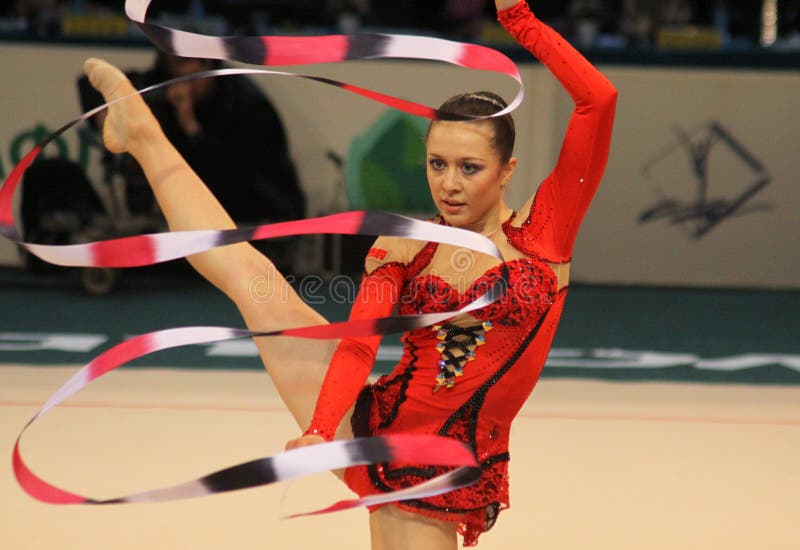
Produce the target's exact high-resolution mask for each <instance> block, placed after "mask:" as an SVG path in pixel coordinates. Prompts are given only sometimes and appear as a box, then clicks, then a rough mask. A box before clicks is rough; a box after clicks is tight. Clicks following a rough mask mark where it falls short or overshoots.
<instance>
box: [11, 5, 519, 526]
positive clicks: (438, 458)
mask: <svg viewBox="0 0 800 550" xmlns="http://www.w3.org/2000/svg"><path fill="white" fill-rule="evenodd" d="M149 4H150V2H149V0H128V2H126V12H127V13H128V15H129V17H130V18H131V19H132V20H134V21H136V22H137V24H138V25H139V26H140V27H141V28H142V30H143V31H144V32H145V34H147V36H148V37H149V38H150V39H151V40H152V41H153V42H154V43H155V44H156V45H158V46H159V47H160V48H162V49H164V50H165V51H167V52H169V53H173V54H176V55H181V56H188V57H207V58H215V59H224V60H231V61H242V62H250V63H259V64H262V65H276V64H309V63H331V62H338V61H345V60H351V59H378V58H398V57H403V58H412V59H430V60H438V61H444V62H448V63H453V64H457V65H461V66H463V67H467V68H470V69H480V70H492V71H496V72H500V73H503V74H507V75H509V76H511V77H513V78H515V79H516V80H517V81H518V82H519V83H520V91H519V93H518V95H517V97H516V98H515V99H514V101H512V103H511V104H510V105H509V106H508V107H507V108H506V109H504V110H503V111H501V112H499V113H496V114H494V115H491V116H492V117H494V116H501V115H503V114H506V113H507V112H510V111H512V110H513V109H515V108H516V107H517V106H518V105H519V104H520V102H521V100H522V97H523V89H522V84H521V79H520V77H519V71H518V70H517V68H516V66H515V65H514V64H513V63H512V62H511V61H510V60H508V58H507V57H505V56H503V55H502V54H500V53H499V52H496V51H494V50H491V49H488V48H484V47H482V46H474V45H468V44H460V43H456V42H449V41H444V40H440V39H433V38H425V37H409V36H402V35H382V34H381V35H379V34H372V35H357V36H327V37H325V36H323V37H225V38H219V37H207V36H202V35H197V34H192V33H186V32H183V31H177V30H175V29H169V28H166V27H160V26H157V25H152V24H150V23H146V22H145V15H146V11H147V8H148V7H149ZM232 74H272V75H280V76H295V77H301V78H307V79H311V80H316V81H319V82H324V83H327V84H331V85H335V86H338V87H341V88H342V89H345V90H348V91H351V92H354V93H357V94H360V95H362V96H364V97H367V98H369V99H372V100H374V101H378V102H381V103H384V104H386V105H389V106H391V107H393V108H395V109H399V110H402V111H405V112H409V113H412V114H416V115H420V116H424V117H427V118H431V119H437V120H469V119H474V118H488V117H467V116H459V115H453V114H452V113H443V112H439V111H438V110H436V109H433V108H431V107H427V106H424V105H420V104H417V103H413V102H408V101H405V100H401V99H399V98H396V97H392V96H388V95H384V94H380V93H378V92H374V91H371V90H366V89H363V88H358V87H355V86H351V85H349V84H345V83H341V82H337V81H333V80H330V79H326V78H321V77H317V76H314V75H303V74H297V73H287V72H281V71H271V70H264V69H219V70H215V71H207V72H204V73H198V74H195V75H189V76H185V77H180V78H177V79H173V80H170V81H167V82H163V83H160V84H157V85H154V86H150V87H149V88H145V89H143V90H140V91H138V92H136V93H137V94H141V93H146V92H149V91H152V90H155V89H157V88H161V87H164V86H168V85H170V84H172V83H174V82H178V81H183V80H190V79H195V78H203V77H207V76H226V75H232ZM125 99H126V98H124V97H123V98H119V99H117V100H116V101H121V100H125ZM112 103H113V102H112ZM110 104H111V103H109V104H105V105H102V106H100V107H97V108H96V109H93V110H91V111H89V112H87V113H85V114H83V115H81V116H79V117H76V118H75V119H73V120H72V121H70V122H68V123H67V124H65V125H64V126H62V127H61V128H60V129H59V130H57V131H56V132H54V133H53V134H52V135H50V136H49V137H48V138H46V139H45V140H44V141H43V142H42V143H41V144H39V145H38V146H36V147H35V148H33V149H32V150H31V151H30V152H29V153H28V154H27V155H26V156H25V157H24V158H23V159H22V160H21V161H20V162H19V163H18V164H17V166H15V167H14V169H13V170H12V171H11V173H10V174H9V176H8V178H7V179H6V181H5V182H4V184H3V186H2V188H0V235H3V236H5V237H6V238H8V239H10V240H12V241H14V242H15V243H17V244H19V245H20V246H22V247H23V248H25V249H26V250H28V251H29V252H30V253H32V254H34V255H36V256H38V257H40V258H42V259H43V260H45V261H48V262H50V263H54V264H57V265H64V266H87V267H113V268H116V267H134V266H144V265H151V264H154V263H158V262H164V261H168V260H172V259H176V258H182V257H185V256H188V255H191V254H196V253H198V252H202V251H205V250H209V249H211V248H215V247H218V246H225V245H228V244H233V243H237V242H244V241H253V240H261V239H269V238H274V237H281V236H290V235H302V234H319V233H338V234H351V235H376V236H377V235H387V236H399V237H404V238H409V239H418V240H422V241H435V242H440V243H446V244H452V245H456V246H459V247H464V248H470V249H472V250H475V251H477V252H480V253H484V254H489V255H492V256H494V257H496V258H497V259H498V260H500V261H501V262H503V257H502V255H501V253H500V251H499V250H498V249H497V247H496V246H495V245H494V243H492V242H491V241H490V240H489V239H487V238H485V237H483V236H482V235H479V234H477V233H474V232H471V231H466V230H463V229H458V228H453V227H445V226H440V225H437V224H433V223H430V222H423V221H419V220H415V219H412V218H407V217H404V216H399V215H395V214H389V213H383V212H346V213H342V214H335V215H332V216H324V217H320V218H312V219H307V220H298V221H293V222H282V223H276V224H270V225H261V226H257V227H249V228H239V229H232V230H225V231H219V230H202V231H183V232H173V233H162V234H150V235H139V236H134V237H125V238H121V239H112V240H107V241H100V242H93V243H85V244H78V245H66V246H53V245H42V244H36V243H26V242H24V241H23V240H22V239H21V238H20V236H19V233H18V232H17V230H16V227H15V221H14V217H13V211H12V198H13V195H14V192H15V190H16V188H17V186H18V185H19V182H20V180H21V177H22V175H23V173H24V172H25V170H26V169H27V168H28V167H29V166H30V164H31V163H32V162H33V161H34V159H35V158H36V156H37V155H38V154H39V153H40V152H41V151H42V149H43V148H44V147H45V146H46V145H47V144H48V143H49V142H50V141H52V140H53V139H55V138H56V137H57V136H59V135H61V134H62V133H64V132H65V131H67V130H69V129H70V128H72V127H73V126H74V125H75V124H77V123H79V122H81V121H84V120H86V119H88V118H89V117H91V116H93V115H94V114H96V113H98V112H100V111H101V110H103V109H106V108H108V106H109V105H110ZM503 268H504V269H503V271H502V277H501V279H499V280H498V281H497V282H495V283H494V284H493V285H492V286H491V287H489V288H488V289H487V291H486V292H485V293H484V294H483V295H482V296H480V297H479V298H477V299H476V300H475V301H473V302H472V303H470V304H467V305H466V306H464V307H462V308H461V309H459V310H457V311H451V312H444V313H432V314H422V315H407V316H396V317H385V318H379V319H367V320H361V321H348V322H341V323H333V324H328V325H318V326H309V327H301V328H293V329H286V330H278V331H272V332H258V331H248V330H244V329H236V328H226V327H183V328H174V329H168V330H163V331H157V332H152V333H148V334H143V335H140V336H137V337H135V338H132V339H130V340H127V341H125V342H122V343H120V344H118V345H116V346H114V347H113V348H111V349H109V350H108V351H106V352H104V353H103V354H101V355H99V356H98V357H96V358H95V359H94V360H92V361H91V362H90V363H89V364H87V365H86V366H85V367H83V368H82V369H81V370H79V371H78V372H77V373H75V375H73V376H72V377H71V378H70V379H69V380H68V381H67V382H66V383H65V384H64V385H63V386H62V387H61V388H60V389H58V390H57V391H56V392H55V393H54V394H53V395H52V396H51V397H50V398H49V399H48V401H47V402H46V403H45V404H44V405H43V406H42V407H41V409H40V410H39V411H38V412H37V413H36V414H35V415H34V417H33V418H31V420H30V421H29V422H28V423H27V424H26V426H25V427H24V428H23V429H22V431H21V432H20V434H19V436H18V437H17V440H16V443H15V446H14V453H13V469H14V474H15V476H16V478H17V481H18V483H19V484H20V486H21V487H22V488H23V489H24V490H25V491H26V492H27V493H28V494H29V495H31V496H32V497H34V498H36V499H38V500H41V501H44V502H49V503H53V504H78V503H81V504H108V503H121V502H141V501H165V500H174V499H178V498H190V497H195V496H201V495H207V494H211V493H215V492H222V491H231V490H237V489H242V488H246V487H255V486H258V485H264V484H267V483H272V482H275V481H282V480H287V479H292V478H293V477H297V476H301V475H308V474H310V473H316V472H319V471H325V470H333V469H338V468H344V467H348V466H353V465H358V464H374V463H381V462H406V461H407V462H414V463H424V464H431V465H444V466H458V467H459V468H457V469H455V470H453V471H450V472H448V473H446V474H444V475H442V476H439V477H437V478H434V479H432V480H430V481H428V482H425V483H422V484H420V485H417V486H414V487H411V488H408V489H404V490H400V491H395V492H392V493H386V494H382V495H373V496H370V497H365V498H362V499H357V500H349V501H342V502H338V503H336V504H334V505H332V506H330V507H328V508H325V509H323V510H319V511H316V512H311V514H317V513H328V512H333V511H338V510H345V509H349V508H353V507H356V506H365V505H375V504H382V503H387V502H392V501H396V500H400V499H416V498H424V497H427V496H433V495H436V494H441V493H443V492H447V491H451V490H453V489H456V488H458V487H462V486H465V485H468V484H470V483H472V482H474V481H475V480H476V479H477V478H478V476H479V475H480V470H479V468H477V464H476V462H475V457H474V456H473V455H472V452H471V451H470V450H469V449H465V447H464V446H463V444H461V443H460V442H458V441H455V440H452V439H447V438H441V437H438V436H418V435H396V436H388V437H381V438H364V439H356V440H352V441H347V442H341V441H340V442H333V443H328V444H323V445H319V446H313V447H306V448H301V449H296V450H294V451H289V452H286V453H281V454H278V455H275V456H273V457H268V458H262V459H259V460H255V461H252V462H248V463H244V464H239V465H237V466H232V467H230V468H227V469H225V470H221V471H219V472H216V473H213V474H210V475H208V476H205V477H203V478H199V479H196V480H193V481H190V482H186V483H183V484H179V485H176V486H173V487H167V488H163V489H156V490H152V491H147V492H143V493H137V494H135V495H128V496H125V497H118V498H114V499H110V500H95V499H91V498H87V497H84V496H81V495H78V494H75V493H72V492H69V491H66V490H63V489H60V488H58V487H56V486H54V485H52V484H49V483H48V482H46V481H44V480H43V479H42V478H40V477H38V476H37V475H36V474H34V473H33V472H32V471H31V470H30V469H29V468H28V467H27V465H26V464H25V462H24V460H23V459H22V456H21V453H20V449H19V446H20V440H21V437H22V435H23V434H24V432H25V430H26V429H27V428H28V427H29V426H30V424H31V423H33V422H34V421H35V420H37V419H38V418H39V417H40V416H42V415H43V414H45V413H46V412H47V411H49V410H50V409H52V408H53V407H55V406H57V405H58V404H59V403H61V402H63V401H64V400H65V399H67V398H68V397H69V396H71V395H73V394H74V393H76V392H77V391H80V390H81V389H82V388H84V387H85V386H86V385H88V384H89V383H91V382H92V381H93V380H95V379H97V378H98V377H100V376H102V375H104V374H106V373H108V372H110V371H111V370H113V369H115V368H117V367H119V366H122V365H124V364H126V363H127V362H130V361H133V360H134V359H136V358H138V357H142V356H143V355H146V354H149V353H154V352H156V351H160V350H164V349H168V348H173V347H178V346H184V345H192V344H202V343H210V342H219V341H222V340H229V339H235V338H244V337H263V336H277V335H283V336H295V337H301V338H343V337H352V336H363V335H372V334H385V333H389V332H403V331H406V330H412V329H415V328H420V327H424V326H429V325H432V324H435V323H440V322H442V321H444V320H446V319H449V318H451V317H453V316H455V315H458V314H460V313H466V312H469V311H473V310H476V309H479V308H481V307H485V306H486V305H489V304H490V303H492V302H494V301H496V300H498V299H500V298H501V297H502V296H503V294H504V293H505V292H506V291H507V289H508V270H507V268H505V264H503ZM301 515H306V514H301Z"/></svg>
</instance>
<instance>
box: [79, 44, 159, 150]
mask: <svg viewBox="0 0 800 550" xmlns="http://www.w3.org/2000/svg"><path fill="white" fill-rule="evenodd" d="M83 71H84V73H86V76H88V77H89V82H90V83H91V84H92V86H93V87H94V89H95V90H97V91H98V92H100V93H101V94H102V95H103V98H105V100H106V101H107V102H110V101H114V100H115V99H119V98H122V97H125V96H130V97H128V98H127V99H124V100H122V101H118V102H116V103H114V104H113V105H111V106H109V107H108V110H107V113H108V115H107V116H106V117H105V122H104V124H103V143H104V144H105V146H106V147H107V148H108V150H109V151H111V152H112V153H124V152H126V151H127V152H131V153H135V149H136V148H137V147H138V146H139V145H140V144H143V143H146V142H147V141H148V140H149V139H151V137H152V136H153V134H154V132H156V131H158V129H159V128H160V127H159V125H158V121H156V119H155V117H154V116H153V114H152V113H151V112H150V108H149V107H148V106H147V104H145V102H144V100H143V99H142V97H141V96H140V95H132V94H135V92H136V89H135V88H134V87H133V85H132V84H131V83H130V81H129V80H128V78H127V77H126V76H125V75H124V74H123V73H122V71H120V70H119V69H117V68H116V67H114V66H113V65H111V64H109V63H107V62H106V61H103V60H102V59H96V58H89V59H87V60H86V62H85V63H84V64H83Z"/></svg>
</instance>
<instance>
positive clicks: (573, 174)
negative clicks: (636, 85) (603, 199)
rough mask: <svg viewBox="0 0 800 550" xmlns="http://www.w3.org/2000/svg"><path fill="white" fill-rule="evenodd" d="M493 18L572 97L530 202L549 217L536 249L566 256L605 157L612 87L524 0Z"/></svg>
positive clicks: (614, 93) (557, 259) (610, 125)
mask: <svg viewBox="0 0 800 550" xmlns="http://www.w3.org/2000/svg"><path fill="white" fill-rule="evenodd" d="M498 18H499V20H500V22H501V23H502V24H503V26H504V27H505V28H506V30H507V31H508V32H509V33H510V34H511V35H512V36H513V37H514V38H515V39H516V40H517V42H519V43H520V44H521V45H522V46H523V47H525V48H526V49H527V50H528V51H530V52H531V53H532V54H533V55H534V56H536V58H537V59H538V60H539V61H541V62H542V63H543V64H544V65H545V66H546V67H547V68H548V69H549V70H550V72H551V73H553V75H554V76H555V77H556V78H557V79H558V80H559V82H561V84H562V86H564V88H565V89H566V91H567V92H568V93H569V94H570V96H571V97H572V99H573V101H574V102H575V110H574V111H573V113H572V116H571V118H570V121H569V125H568V127H567V132H566V136H565V138H564V142H563V144H562V147H561V153H560V155H559V158H558V163H557V164H556V167H555V169H554V170H553V172H552V173H551V174H550V175H549V176H548V177H547V178H546V179H545V180H544V182H542V184H541V186H540V187H539V190H538V191H537V194H536V203H535V207H536V211H538V212H539V215H546V216H548V217H549V220H548V223H546V224H544V227H541V226H539V227H541V232H540V233H538V235H537V237H536V238H537V241H538V242H537V244H538V247H539V248H540V250H541V251H542V253H543V254H542V255H543V256H545V257H546V258H547V259H548V260H549V261H552V262H566V261H569V260H570V257H571V255H572V247H573V244H574V242H575V236H576V234H577V232H578V227H579V225H580V223H581V221H582V220H583V217H584V215H585V214H586V210H587V209H588V207H589V203H590V202H591V200H592V197H593V196H594V193H595V191H596V190H597V187H598V185H599V184H600V179H601V178H602V176H603V171H604V170H605V166H606V162H607V160H608V154H609V150H610V147H611V131H612V128H613V123H614V112H615V108H616V100H617V90H616V88H614V85H613V84H611V82H609V81H608V80H607V79H606V78H605V77H604V76H603V75H602V74H601V73H600V72H599V71H598V70H597V69H596V68H595V67H594V66H593V65H592V64H591V63H589V62H588V61H587V60H586V59H585V58H584V57H583V56H582V55H581V54H580V53H578V51H576V50H575V48H573V47H572V46H571V45H570V44H569V43H568V42H567V41H566V40H565V39H564V38H563V37H562V36H561V35H559V34H558V33H557V32H555V31H554V30H553V29H551V28H550V27H548V26H547V25H545V24H544V23H542V22H541V21H539V20H538V19H536V17H535V16H534V15H533V14H532V13H531V11H530V9H529V8H528V5H527V3H526V2H525V1H524V0H522V1H520V2H519V3H517V4H516V5H515V6H513V7H511V8H509V9H507V10H503V11H501V12H499V13H498ZM532 213H533V210H532ZM534 225H537V226H538V224H534Z"/></svg>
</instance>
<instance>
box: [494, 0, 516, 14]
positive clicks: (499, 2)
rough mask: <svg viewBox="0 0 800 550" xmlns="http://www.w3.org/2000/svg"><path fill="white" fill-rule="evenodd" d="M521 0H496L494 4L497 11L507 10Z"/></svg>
mask: <svg viewBox="0 0 800 550" xmlns="http://www.w3.org/2000/svg"><path fill="white" fill-rule="evenodd" d="M519 1H520V0H494V6H495V7H496V8H497V11H500V10H507V9H508V8H510V7H512V6H514V5H515V4H516V3H517V2H519Z"/></svg>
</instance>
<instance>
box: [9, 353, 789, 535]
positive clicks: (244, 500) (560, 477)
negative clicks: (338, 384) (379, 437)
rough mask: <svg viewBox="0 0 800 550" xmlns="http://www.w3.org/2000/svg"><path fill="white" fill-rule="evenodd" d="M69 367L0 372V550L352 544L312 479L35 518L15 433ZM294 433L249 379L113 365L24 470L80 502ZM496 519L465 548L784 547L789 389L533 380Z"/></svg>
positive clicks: (245, 454) (261, 385)
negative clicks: (19, 469) (505, 506)
mask: <svg viewBox="0 0 800 550" xmlns="http://www.w3.org/2000/svg"><path fill="white" fill-rule="evenodd" d="M78 366H79V365H72V366H69V367H60V366H39V365H33V366H32V365H15V364H0V411H1V412H0V448H1V453H2V455H3V456H5V457H6V459H7V460H6V461H5V467H2V468H0V518H2V519H0V541H2V542H0V547H2V548H5V549H9V550H17V549H26V550H28V549H29V550H39V549H55V548H59V549H72V548H75V549H79V548H80V549H99V548H102V549H106V548H114V549H141V548H157V549H240V548H241V549H251V548H275V549H283V548H303V549H305V548H314V549H316V548H321V549H323V548H324V549H326V550H336V549H340V548H341V549H362V548H363V549H366V548H368V535H367V512H366V511H364V510H353V511H348V512H343V513H338V514H333V515H328V516H321V517H313V518H299V519H292V520H285V519H281V518H282V516H285V515H288V514H291V513H296V512H302V511H309V510H312V509H315V508H319V507H322V506H324V505H327V504H330V503H331V502H333V501H335V500H339V499H342V498H349V497H350V494H349V493H348V491H347V490H346V488H345V487H344V486H343V485H342V484H340V482H338V481H337V480H336V479H334V478H333V476H331V475H330V474H321V475H318V476H314V477H313V478H309V479H305V480H299V481H295V482H289V483H285V484H279V485H274V486H269V487H263V488H257V489H251V490H246V491H239V492H234V493H229V494H223V495H214V496H212V497H209V498H203V499H196V500H188V501H181V502H172V503H163V504H137V505H112V506H64V507H59V506H51V505H46V504H41V503H39V502H36V501H34V500H32V499H31V498H29V497H28V496H27V495H25V494H24V493H23V492H22V491H21V489H20V488H19V487H18V486H17V485H16V482H15V480H14V478H13V475H12V472H11V464H10V462H11V460H10V456H11V451H12V448H13V444H14V440H15V438H16V436H17V434H18V433H19V431H20V429H21V428H22V427H23V426H24V425H25V423H26V422H27V421H28V420H29V419H30V417H31V416H32V415H33V414H34V413H35V412H36V410H37V409H38V407H39V406H40V405H41V404H42V403H43V402H44V401H45V400H46V399H47V397H48V396H49V395H50V394H51V393H52V392H53V391H54V390H56V389H57V388H58V387H59V386H60V385H61V384H62V383H63V382H64V381H65V380H66V379H67V378H68V377H69V376H70V375H71V374H72V373H73V372H74V371H75V370H76V369H77V368H78ZM297 433H298V429H297V428H296V427H295V426H294V424H293V422H292V420H291V417H290V416H289V415H288V413H286V412H285V410H284V409H283V407H282V405H281V403H280V402H279V400H278V398H277V395H276V393H275V391H274V390H273V388H272V386H271V384H270V381H269V379H268V377H267V376H266V374H264V373H263V372H259V371H256V370H252V371H242V370H238V371H237V370H233V371H231V370H215V369H208V370H185V369H184V370H178V369H162V368H146V369H122V370H120V371H118V372H114V373H111V374H110V375H108V376H106V377H105V378H103V379H100V380H98V381H97V382H95V383H94V384H92V385H91V386H90V387H89V388H87V389H86V390H84V391H82V392H80V393H79V394H77V395H76V396H74V397H72V398H71V399H70V400H68V401H67V402H66V403H65V404H64V405H62V406H59V407H57V408H56V409H54V410H53V411H51V412H50V413H48V414H47V415H45V416H44V417H42V418H41V419H40V420H39V421H37V422H36V423H35V424H34V425H33V426H32V427H31V428H30V429H29V431H28V432H27V433H26V434H25V436H24V438H23V440H22V453H23V456H24V457H25V458H26V460H27V462H28V463H29V465H30V466H31V467H32V468H33V470H34V471H35V472H37V473H39V474H40V475H42V476H43V477H44V478H45V479H47V480H48V481H50V482H53V483H55V484H57V485H59V486H61V487H63V488H65V489H68V490H71V491H74V492H78V493H81V494H84V495H87V496H90V497H95V498H110V497H115V496H120V495H123V494H127V493H130V492H138V491H142V490H146V489H149V488H154V487H158V486H163V485H170V484H174V483H177V482H180V481H186V480H188V479H191V478H194V477H196V476H199V475H204V474H206V473H209V472H211V471H214V470H216V469H219V468H222V467H225V466H228V465H231V464H234V463H238V462H242V461H247V460H251V459H253V458H257V457H260V456H266V455H270V454H274V453H277V452H279V451H280V450H281V449H282V445H283V443H284V442H285V441H286V440H287V439H289V438H291V437H294V436H296V435H297ZM511 455H512V461H511V509H509V510H507V511H505V512H503V513H502V514H501V515H500V519H499V521H498V523H497V525H496V526H495V528H494V529H493V530H492V531H490V532H489V533H487V534H485V535H484V536H483V537H482V539H481V543H480V545H479V546H478V548H482V549H486V550H489V549H502V550H509V549H529V548H530V549H546V550H550V549H570V550H571V549H615V550H622V549H637V550H639V549H645V550H658V549H670V550H675V549H704V550H708V549H725V550H733V549H742V550H744V549H747V550H751V549H755V548H759V549H762V548H763V549H770V550H782V549H786V550H789V549H792V550H793V549H796V548H798V541H800V521H798V513H800V386H798V385H783V386H777V385H739V384H706V383H690V382H680V383H668V382H653V381H650V382H646V381H643V382H630V381H628V382H609V381H596V380H586V379H580V380H579V379H552V378H544V379H542V380H541V381H540V383H539V386H538V387H537V389H536V390H535V391H534V393H533V395H532V396H531V399H530V400H529V401H528V403H527V404H526V405H525V407H524V409H523V410H522V413H521V415H520V417H519V418H518V419H517V421H516V423H515V425H514V430H513V433H512V445H511Z"/></svg>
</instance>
